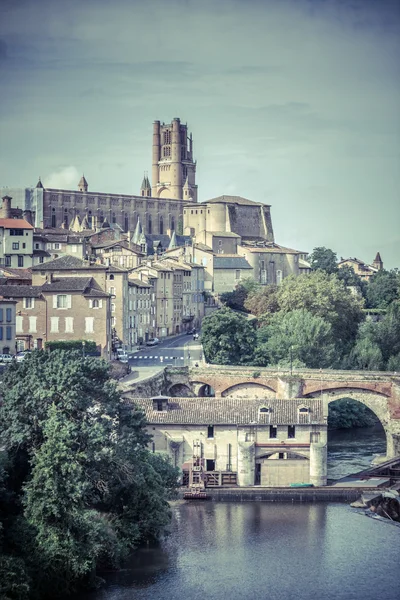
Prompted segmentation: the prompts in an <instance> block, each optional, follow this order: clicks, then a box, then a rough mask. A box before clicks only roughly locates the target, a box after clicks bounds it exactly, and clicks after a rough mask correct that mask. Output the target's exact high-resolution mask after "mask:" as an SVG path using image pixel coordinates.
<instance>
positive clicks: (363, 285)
mask: <svg viewBox="0 0 400 600" xmlns="http://www.w3.org/2000/svg"><path fill="white" fill-rule="evenodd" d="M337 276H338V279H340V281H343V283H344V284H345V286H346V287H352V288H355V289H356V290H358V292H359V293H360V294H361V295H362V297H363V298H366V296H367V287H368V284H367V282H366V281H364V280H363V279H361V277H360V276H359V275H357V273H356V272H355V271H354V269H353V267H350V266H349V265H343V266H342V267H339V269H338V270H337Z"/></svg>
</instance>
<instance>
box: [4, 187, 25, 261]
mask: <svg viewBox="0 0 400 600" xmlns="http://www.w3.org/2000/svg"><path fill="white" fill-rule="evenodd" d="M11 200H12V199H11V197H10V196H4V197H3V203H2V207H1V212H0V267H1V266H3V267H12V268H14V267H17V268H18V267H20V268H21V267H22V268H24V267H25V268H26V267H31V266H32V256H33V227H32V225H31V224H30V223H29V222H28V221H26V220H25V219H23V218H19V216H18V217H16V216H14V215H13V212H12V209H11Z"/></svg>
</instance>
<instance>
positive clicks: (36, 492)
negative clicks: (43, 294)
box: [0, 350, 178, 598]
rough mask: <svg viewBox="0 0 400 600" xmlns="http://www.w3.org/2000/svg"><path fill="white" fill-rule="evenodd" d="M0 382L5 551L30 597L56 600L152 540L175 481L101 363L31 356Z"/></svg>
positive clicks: (65, 355) (56, 354) (68, 355)
mask: <svg viewBox="0 0 400 600" xmlns="http://www.w3.org/2000/svg"><path fill="white" fill-rule="evenodd" d="M3 382H4V384H5V394H4V398H3V401H2V404H1V406H0V431H2V442H3V443H4V444H5V447H6V448H7V454H8V458H9V463H10V466H9V467H8V468H7V473H8V479H7V486H8V491H9V493H10V494H12V495H13V497H14V499H15V501H14V502H13V504H12V507H13V509H12V510H13V511H14V513H15V514H13V515H12V516H13V519H11V521H12V522H13V523H14V524H15V523H17V524H18V527H15V525H10V522H11V521H10V519H7V520H6V521H5V523H6V524H7V528H6V531H5V536H6V540H7V544H8V547H10V548H11V549H12V550H13V554H14V555H15V556H16V558H18V559H21V560H22V563H21V564H20V567H21V568H22V567H23V566H24V565H25V567H26V570H27V578H26V581H29V579H30V580H31V581H32V585H31V589H32V590H35V592H36V593H37V595H38V596H39V597H40V598H47V597H48V596H49V597H51V598H53V597H55V596H57V597H58V596H59V595H60V594H61V590H62V591H63V592H65V591H73V590H74V589H75V588H76V586H77V585H79V584H80V583H81V581H82V580H83V579H84V578H88V577H90V576H91V575H92V574H93V573H94V571H95V568H96V565H97V564H102V565H106V564H111V565H113V566H117V565H118V563H119V561H120V560H121V559H123V558H124V557H126V556H127V553H128V552H129V551H130V550H131V549H132V548H133V547H134V546H135V545H136V544H137V543H139V541H141V540H149V539H155V538H157V536H158V535H159V534H160V532H161V530H162V528H163V527H164V526H165V525H166V524H167V523H168V521H169V518H170V510H169V506H168V502H167V500H168V498H169V497H171V494H172V493H173V490H174V482H175V483H176V482H177V477H178V473H177V470H176V469H174V468H173V467H172V466H171V464H170V463H169V461H168V460H166V459H163V458H161V457H158V458H155V457H154V456H153V455H152V454H151V453H150V452H149V451H148V449H147V446H148V442H149V440H150V439H151V438H150V436H149V435H148V434H147V431H146V422H145V420H144V415H143V413H142V412H140V411H138V410H137V409H136V408H135V407H133V406H129V405H128V404H126V403H125V402H122V401H121V398H120V396H119V393H118V392H117V389H116V386H115V384H114V383H112V382H111V381H110V380H109V377H108V366H107V365H106V363H104V362H103V361H101V360H97V359H86V360H82V357H81V354H80V353H79V352H65V351H60V350H54V351H53V352H51V353H48V352H42V351H41V352H39V351H38V352H33V353H32V356H29V357H28V358H27V359H26V360H25V361H24V362H23V363H19V364H13V365H11V366H10V367H9V368H8V369H7V370H6V371H5V373H4V376H3ZM0 491H1V490H0ZM0 500H1V494H0ZM10 510H11V509H10V508H9V509H8V510H7V511H6V512H8V513H10ZM9 516H10V514H8V517H9ZM10 540H11V542H10ZM24 540H26V543H24ZM17 566H18V565H17ZM7 568H10V569H11V568H12V564H11V563H8V567H7V565H6V569H7ZM43 573H45V574H46V577H45V578H43V577H42V574H43ZM11 581H12V579H11Z"/></svg>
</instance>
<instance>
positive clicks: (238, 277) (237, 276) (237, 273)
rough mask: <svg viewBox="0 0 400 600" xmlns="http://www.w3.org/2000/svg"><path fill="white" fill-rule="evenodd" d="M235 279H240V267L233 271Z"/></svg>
mask: <svg viewBox="0 0 400 600" xmlns="http://www.w3.org/2000/svg"><path fill="white" fill-rule="evenodd" d="M235 279H236V280H238V279H240V269H236V271H235Z"/></svg>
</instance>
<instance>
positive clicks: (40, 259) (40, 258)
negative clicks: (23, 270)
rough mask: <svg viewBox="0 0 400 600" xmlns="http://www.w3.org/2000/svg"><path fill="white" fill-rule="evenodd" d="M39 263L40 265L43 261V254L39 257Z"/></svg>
mask: <svg viewBox="0 0 400 600" xmlns="http://www.w3.org/2000/svg"><path fill="white" fill-rule="evenodd" d="M39 263H40V264H41V265H42V264H43V263H44V256H40V257H39Z"/></svg>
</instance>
